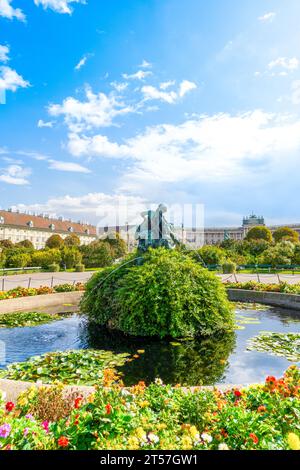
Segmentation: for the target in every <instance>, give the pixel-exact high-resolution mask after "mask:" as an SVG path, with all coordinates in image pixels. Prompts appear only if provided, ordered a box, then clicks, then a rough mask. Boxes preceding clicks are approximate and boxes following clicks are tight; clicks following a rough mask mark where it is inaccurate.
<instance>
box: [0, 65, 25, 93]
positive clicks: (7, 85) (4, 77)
mask: <svg viewBox="0 0 300 470" xmlns="http://www.w3.org/2000/svg"><path fill="white" fill-rule="evenodd" d="M29 86H30V83H29V82H27V81H26V80H24V78H23V77H22V76H21V75H19V74H18V73H17V72H16V71H15V70H13V69H11V68H10V67H6V66H2V67H0V90H10V91H16V90H17V89H18V88H27V87H29Z"/></svg>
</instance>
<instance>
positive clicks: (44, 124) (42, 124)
mask: <svg viewBox="0 0 300 470" xmlns="http://www.w3.org/2000/svg"><path fill="white" fill-rule="evenodd" d="M53 124H54V122H53V121H47V122H46V121H43V119H39V121H38V123H37V126H38V127H39V128H43V127H48V128H52V127H53Z"/></svg>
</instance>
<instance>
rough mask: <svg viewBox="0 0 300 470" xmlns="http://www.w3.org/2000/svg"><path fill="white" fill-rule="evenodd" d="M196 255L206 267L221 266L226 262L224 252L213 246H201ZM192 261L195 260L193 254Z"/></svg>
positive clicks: (195, 257)
mask: <svg viewBox="0 0 300 470" xmlns="http://www.w3.org/2000/svg"><path fill="white" fill-rule="evenodd" d="M198 254H199V255H200V257H201V259H202V260H203V261H204V263H205V264H206V265H216V264H223V263H224V261H225V260H226V251H225V250H223V249H222V248H220V247H218V246H214V245H205V246H203V247H202V248H200V250H198ZM194 259H195V260H197V254H195V256H194ZM198 260H199V258H198Z"/></svg>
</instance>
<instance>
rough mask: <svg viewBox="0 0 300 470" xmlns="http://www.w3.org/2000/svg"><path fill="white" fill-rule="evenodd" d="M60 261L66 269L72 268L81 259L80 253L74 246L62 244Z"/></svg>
mask: <svg viewBox="0 0 300 470" xmlns="http://www.w3.org/2000/svg"><path fill="white" fill-rule="evenodd" d="M60 252H61V262H62V263H63V264H64V265H65V267H66V269H72V268H74V267H75V266H76V265H77V264H80V263H81V261H82V254H81V253H80V251H79V250H78V248H77V247H76V246H72V247H68V246H64V247H63V248H62V249H61V250H60Z"/></svg>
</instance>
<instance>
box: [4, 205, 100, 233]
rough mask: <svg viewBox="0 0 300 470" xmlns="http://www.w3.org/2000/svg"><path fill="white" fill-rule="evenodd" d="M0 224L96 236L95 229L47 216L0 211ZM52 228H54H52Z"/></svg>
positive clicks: (91, 226)
mask: <svg viewBox="0 0 300 470" xmlns="http://www.w3.org/2000/svg"><path fill="white" fill-rule="evenodd" d="M0 224H2V225H8V226H10V227H19V228H22V227H23V228H27V229H30V228H32V229H37V230H47V231H49V230H52V231H53V232H61V233H75V234H76V235H92V236H96V227H94V226H93V225H89V224H81V223H79V222H72V221H69V220H62V219H52V218H50V217H48V216H40V215H39V216H38V215H31V214H21V213H19V212H12V211H4V210H0ZM52 226H54V228H52Z"/></svg>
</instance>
